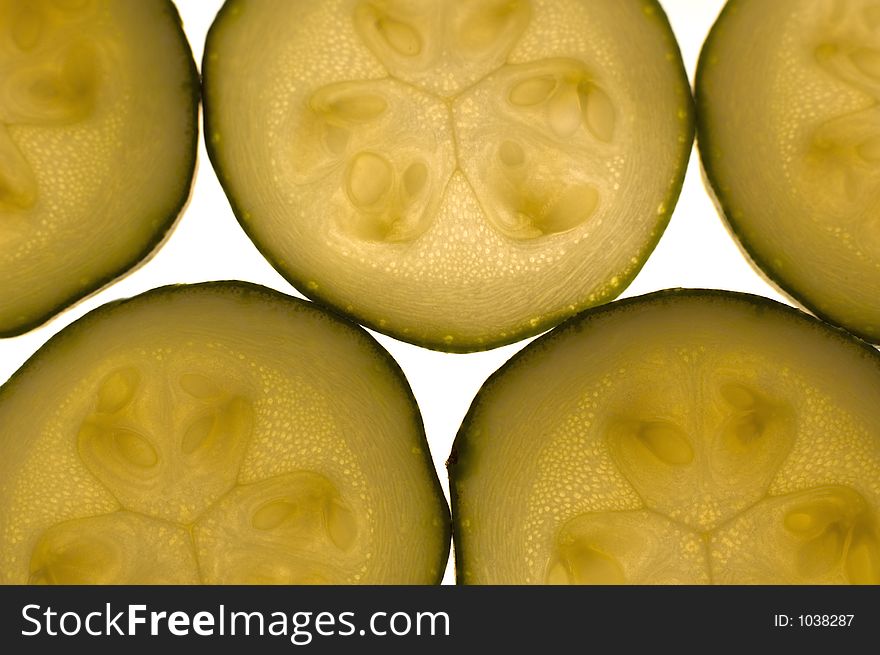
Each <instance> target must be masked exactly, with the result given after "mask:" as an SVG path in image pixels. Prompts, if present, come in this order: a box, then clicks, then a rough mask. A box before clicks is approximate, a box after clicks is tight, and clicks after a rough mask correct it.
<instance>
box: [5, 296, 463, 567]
mask: <svg viewBox="0 0 880 655" xmlns="http://www.w3.org/2000/svg"><path fill="white" fill-rule="evenodd" d="M448 551H449V513H448V509H447V507H446V503H445V501H444V500H443V494H442V492H441V490H440V486H439V481H438V479H437V474H436V471H435V469H434V466H433V464H432V461H431V457H430V453H429V452H428V445H427V442H426V440H425V434H424V430H423V427H422V421H421V417H420V415H419V412H418V408H417V406H416V404H415V399H414V398H413V396H412V392H411V391H410V389H409V386H408V385H407V383H406V380H405V378H404V377H403V374H402V373H401V371H400V369H399V368H398V367H397V365H396V364H395V362H394V361H393V360H392V359H391V356H390V355H389V354H388V353H387V352H386V351H385V350H383V349H382V348H381V347H380V346H379V345H378V344H377V343H376V342H375V341H374V340H373V339H372V338H371V337H369V336H368V335H367V334H366V333H365V332H364V331H363V330H362V329H360V328H358V327H356V326H354V325H351V324H349V323H348V322H347V321H342V320H340V319H337V318H336V317H334V316H333V315H331V314H329V313H328V312H325V311H323V310H321V309H319V308H317V307H316V306H315V305H313V304H312V303H305V302H303V301H300V300H296V299H294V298H290V297H288V296H284V295H281V294H279V293H276V292H273V291H270V290H268V289H265V288H263V287H258V286H255V285H250V284H245V283H242V282H218V283H207V284H201V285H193V286H178V287H166V288H162V289H158V290H154V291H151V292H148V293H146V294H143V295H141V296H137V297H136V298H133V299H131V300H125V301H121V302H116V303H112V304H110V305H106V306H104V307H102V308H100V309H98V310H95V311H94V312H92V313H90V314H88V315H87V316H86V317H84V318H82V319H80V320H79V321H77V322H76V323H74V324H72V325H71V326H70V327H68V328H66V329H65V330H63V331H62V332H60V333H59V334H58V336H56V337H54V338H53V339H52V340H51V341H49V343H48V344H47V345H46V346H44V347H43V348H42V349H41V350H40V351H39V352H38V353H37V354H36V355H35V356H34V357H33V358H32V359H31V360H30V361H29V362H28V363H27V364H26V365H25V366H24V367H23V368H22V369H21V370H19V371H18V372H17V373H16V374H15V375H14V376H13V377H12V378H11V380H10V381H9V382H8V383H7V384H6V385H5V386H4V387H2V388H0V583H5V584H9V583H17V584H21V583H34V584H81V583H102V584H154V583H165V584H168V583H174V584H193V583H206V584H215V583H219V584H241V583H251V584H264V583H265V584H300V583H302V584H315V583H336V584H343V583H345V584H347V583H398V584H426V583H435V582H437V581H439V580H440V578H441V576H442V574H443V570H444V567H445V563H446V558H447V555H448Z"/></svg>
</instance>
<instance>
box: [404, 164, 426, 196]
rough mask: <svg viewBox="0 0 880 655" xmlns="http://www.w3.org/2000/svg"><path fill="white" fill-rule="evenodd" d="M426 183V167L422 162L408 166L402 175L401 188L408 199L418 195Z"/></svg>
mask: <svg viewBox="0 0 880 655" xmlns="http://www.w3.org/2000/svg"><path fill="white" fill-rule="evenodd" d="M427 181H428V167H427V166H425V165H424V164H423V163H422V162H416V163H414V164H410V165H409V166H408V167H407V169H406V171H404V173H403V188H404V189H406V193H407V195H409V196H410V197H412V196H416V195H418V193H419V192H420V191H421V190H422V189H424V188H425V182H427Z"/></svg>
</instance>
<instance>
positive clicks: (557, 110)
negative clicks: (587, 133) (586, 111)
mask: <svg viewBox="0 0 880 655" xmlns="http://www.w3.org/2000/svg"><path fill="white" fill-rule="evenodd" d="M581 113H582V112H581V102H580V97H579V96H578V92H577V89H576V88H575V87H573V86H572V85H565V86H563V87H562V88H561V89H559V90H558V91H556V93H554V94H553V96H552V97H551V98H550V100H548V101H547V121H548V122H549V124H550V129H552V130H553V131H554V132H555V133H556V136H558V137H560V138H566V137H570V136H571V135H572V134H574V133H575V132H576V131H577V130H578V128H579V127H580V126H581V121H582V116H581Z"/></svg>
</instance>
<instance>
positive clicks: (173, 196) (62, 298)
mask: <svg viewBox="0 0 880 655" xmlns="http://www.w3.org/2000/svg"><path fill="white" fill-rule="evenodd" d="M149 1H150V2H152V3H153V4H155V5H156V6H157V7H158V9H157V11H158V12H159V13H161V14H164V16H165V19H166V20H167V28H168V38H169V39H170V40H171V41H173V42H174V47H176V48H180V50H181V53H182V55H183V57H182V59H181V65H182V66H183V67H184V71H183V78H184V79H185V81H184V83H183V84H182V85H181V86H180V87H179V88H180V90H181V91H182V94H183V96H185V97H186V98H187V100H186V102H185V103H184V105H183V106H182V107H181V112H182V113H183V115H184V116H186V118H187V120H188V123H189V125H190V126H191V129H190V130H189V131H188V133H187V134H186V135H185V138H184V139H182V140H178V141H176V142H175V143H174V147H177V148H179V149H180V152H181V159H182V161H183V166H182V168H181V171H182V172H181V174H180V176H179V179H178V180H176V183H175V185H174V186H169V187H168V188H162V189H152V190H147V191H144V195H145V197H146V198H148V200H145V199H144V198H139V199H138V200H137V202H136V203H134V206H132V207H130V208H129V210H128V211H120V212H118V214H117V215H115V216H113V217H112V219H113V220H119V221H129V222H130V221H132V218H133V217H136V218H137V220H139V221H141V222H142V223H143V225H144V226H148V227H147V228H146V230H147V233H146V234H145V235H142V236H141V237H139V238H138V239H137V240H136V241H133V242H132V244H130V245H126V248H127V249H128V252H127V253H126V254H125V256H124V257H123V258H122V259H121V260H119V262H118V263H110V264H108V265H106V266H102V267H101V268H100V269H98V270H97V272H91V273H89V274H88V276H83V277H82V279H80V275H79V274H78V273H73V274H69V275H67V276H62V277H61V278H59V277H58V276H57V275H56V278H57V279H59V280H62V282H63V284H65V285H66V286H67V287H69V290H68V291H66V292H65V293H63V294H61V295H58V296H57V297H56V298H55V299H54V300H51V301H49V302H47V303H44V304H43V307H42V308H41V309H38V310H28V311H27V312H26V315H24V316H23V317H19V318H14V319H9V320H3V321H0V338H3V337H13V336H17V335H19V334H23V333H25V332H28V331H29V330H32V329H34V328H36V327H39V326H40V325H42V324H43V323H45V322H46V321H48V320H50V319H51V318H52V317H54V316H55V315H57V314H58V313H60V312H61V311H63V310H64V309H66V308H67V307H69V306H71V305H73V304H74V303H76V302H78V301H79V300H82V299H83V298H86V297H88V296H90V295H91V294H93V293H95V292H97V291H98V290H100V289H102V288H103V287H105V286H107V285H109V284H111V283H112V282H114V281H115V280H117V279H118V278H120V277H121V276H123V275H124V274H126V273H128V272H130V271H131V270H133V269H134V268H136V267H137V266H139V265H141V264H143V263H145V261H146V260H147V259H149V257H150V256H151V255H153V254H155V252H156V251H157V250H158V249H159V248H160V247H161V245H162V243H163V242H164V241H165V240H166V239H167V238H168V236H169V234H170V233H171V231H172V229H173V227H174V225H175V223H176V221H177V219H178V218H179V216H180V215H181V213H182V212H183V210H184V208H185V207H186V204H187V202H188V200H189V196H190V190H191V187H192V181H193V177H194V175H195V170H196V153H197V150H198V139H199V128H198V123H199V102H200V98H201V82H200V78H199V72H198V69H197V68H196V63H195V60H194V59H193V55H192V50H191V48H190V45H189V42H188V41H187V39H186V35H185V33H184V31H183V25H182V22H181V19H180V15H179V13H178V11H177V8H176V7H175V5H174V4H173V2H172V1H171V0H149ZM144 4H146V3H144ZM70 5H71V7H72V8H73V9H74V10H75V9H76V3H70ZM42 36H43V37H45V35H42ZM160 45H161V44H160ZM176 72H177V73H179V71H176ZM176 88H178V87H176ZM53 120H55V119H52V118H50V119H49V120H48V121H46V122H45V124H46V125H48V126H52V125H53ZM3 123H4V122H3V121H2V120H0V137H3V136H4V134H5V130H6V129H7V128H8V127H9V126H7V125H4V124H3ZM62 123H63V121H62ZM23 124H24V125H28V126H30V125H31V124H33V125H37V126H39V125H40V122H34V121H31V120H30V119H28V118H26V117H25V119H24V120H23ZM10 125H12V126H14V123H11V124H10ZM10 144H11V146H12V148H15V149H16V150H17V148H18V146H17V144H16V143H15V140H14V139H12V140H11V141H9V140H7V141H6V142H4V143H3V144H0V145H4V146H10ZM122 147H123V148H124V147H125V145H124V144H123V145H122ZM26 155H27V152H25V159H26ZM123 157H124V154H123ZM6 163H10V160H6V161H0V164H6ZM14 163H19V162H17V161H16V162H14ZM111 174H112V172H111ZM2 181H3V180H0V182H2ZM157 198H158V199H160V200H157ZM14 200H15V199H14V198H13V201H14ZM29 202H30V200H28V202H26V203H25V208H27V204H29ZM19 209H20V207H16V206H15V203H14V202H13V205H12V209H9V208H7V207H4V203H2V202H0V221H2V220H7V221H10V220H16V216H17V213H18V210H19ZM96 212H98V213H99V212H100V208H99V209H97V210H96ZM5 214H8V216H7V215H5ZM88 218H91V217H86V219H88ZM26 229H28V230H33V229H34V228H33V226H28V227H27V228H26ZM65 229H69V227H68V228H65ZM0 236H2V230H0ZM113 236H114V235H113V234H112V230H110V232H109V238H108V239H107V241H106V243H104V244H103V245H102V246H101V247H98V248H96V247H92V248H89V250H88V252H83V253H82V257H83V259H84V260H85V259H92V260H94V259H100V258H101V257H102V256H104V255H103V254H102V252H103V251H104V250H106V251H109V252H113V251H114V250H117V249H119V248H121V246H120V244H119V243H118V241H115V240H114V239H113ZM50 245H54V246H55V247H57V245H58V244H57V243H55V244H50ZM7 247H9V246H8V245H7ZM62 247H65V246H63V244H62ZM37 255H38V256H39V255H40V253H39V252H38V253H37ZM62 278H63V279H62ZM47 280H49V278H48V277H46V279H43V280H40V279H39V278H37V279H36V281H35V282H34V283H33V284H30V285H25V286H28V287H31V288H33V290H32V291H29V293H30V294H31V295H36V294H38V293H40V291H38V290H37V287H40V286H44V285H46V284H48V286H50V287H51V286H52V285H53V283H52V282H51V281H49V282H47ZM72 280H78V282H77V283H76V284H71V281H72ZM7 282H8V280H7ZM21 288H23V287H21V286H17V288H14V289H13V288H10V289H2V290H0V294H5V295H7V296H8V297H13V298H14V297H15V294H16V293H20V292H21Z"/></svg>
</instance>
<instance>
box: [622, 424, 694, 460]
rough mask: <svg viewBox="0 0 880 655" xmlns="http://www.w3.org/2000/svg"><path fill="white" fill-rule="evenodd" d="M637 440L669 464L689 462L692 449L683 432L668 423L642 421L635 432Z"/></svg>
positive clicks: (692, 455) (691, 457) (692, 453)
mask: <svg viewBox="0 0 880 655" xmlns="http://www.w3.org/2000/svg"><path fill="white" fill-rule="evenodd" d="M636 436H637V438H638V440H639V441H640V442H641V443H642V445H644V446H645V448H647V449H648V450H649V451H651V453H653V454H654V456H655V457H657V459H659V460H660V461H662V462H664V463H666V464H669V465H670V466H683V465H686V464H690V463H691V462H692V461H693V459H694V451H693V448H691V445H690V443H689V442H688V439H687V437H686V436H685V434H684V432H683V431H682V430H681V429H680V428H678V427H677V426H674V425H671V424H669V423H661V422H652V423H644V424H643V425H642V426H641V427H640V428H639V430H638V431H637V433H636Z"/></svg>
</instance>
